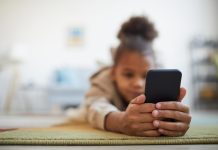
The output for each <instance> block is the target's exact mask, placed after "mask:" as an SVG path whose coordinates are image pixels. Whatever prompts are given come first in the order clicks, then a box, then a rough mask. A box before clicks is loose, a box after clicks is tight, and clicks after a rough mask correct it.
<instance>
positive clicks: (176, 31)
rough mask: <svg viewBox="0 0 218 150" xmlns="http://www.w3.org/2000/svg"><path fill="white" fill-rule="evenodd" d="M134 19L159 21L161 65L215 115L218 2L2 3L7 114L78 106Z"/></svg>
mask: <svg viewBox="0 0 218 150" xmlns="http://www.w3.org/2000/svg"><path fill="white" fill-rule="evenodd" d="M134 15H145V16H148V17H149V18H150V20H152V22H154V23H155V25H156V28H157V29H158V31H159V37H158V39H157V40H156V41H155V43H154V48H155V50H156V52H157V57H158V61H159V63H161V64H162V65H163V67H164V68H177V69H180V70H181V71H182V73H183V78H182V86H183V87H186V88H187V91H188V93H187V96H186V97H185V99H184V103H186V104H187V105H189V106H190V107H191V111H192V112H197V113H198V112H212V113H213V114H214V115H216V114H217V113H218V28H217V27H218V1H217V0H164V1H163V0H134V1H133V0H0V115H1V116H5V115H48V114H50V115H59V114H63V112H64V110H66V109H67V108H68V107H77V106H78V105H79V104H80V103H81V102H82V101H83V100H84V93H85V92H86V90H87V89H88V88H89V82H88V79H89V77H90V75H91V74H92V73H94V72H95V71H96V70H97V69H99V68H100V67H102V66H104V65H110V64H111V53H110V50H111V49H112V48H113V47H116V46H117V44H118V40H117V38H116V35H117V32H118V30H119V28H120V25H121V24H122V23H123V22H124V21H126V20H127V19H128V18H129V17H131V16H134ZM0 121H1V120H0ZM2 122H3V121H2ZM2 122H1V123H2Z"/></svg>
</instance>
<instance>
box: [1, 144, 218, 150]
mask: <svg viewBox="0 0 218 150" xmlns="http://www.w3.org/2000/svg"><path fill="white" fill-rule="evenodd" d="M0 149H1V150H195V149H196V150H218V144H214V145H135V146H0Z"/></svg>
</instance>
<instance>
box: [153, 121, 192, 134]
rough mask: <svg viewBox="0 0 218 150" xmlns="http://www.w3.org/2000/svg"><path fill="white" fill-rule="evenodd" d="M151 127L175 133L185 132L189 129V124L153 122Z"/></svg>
mask: <svg viewBox="0 0 218 150" xmlns="http://www.w3.org/2000/svg"><path fill="white" fill-rule="evenodd" d="M153 125H154V126H155V127H157V128H159V129H164V130H169V131H176V132H186V131H187V130H188V129H189V124H186V123H183V122H166V121H160V120H155V121H154V122H153Z"/></svg>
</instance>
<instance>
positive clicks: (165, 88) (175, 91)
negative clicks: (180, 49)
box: [145, 69, 182, 103]
mask: <svg viewBox="0 0 218 150" xmlns="http://www.w3.org/2000/svg"><path fill="white" fill-rule="evenodd" d="M181 78H182V73H181V72H180V71H179V70H177V69H155V70H149V71H148V73H147V76H146V83H145V96H146V101H145V102H146V103H158V102H162V101H177V100H178V97H179V93H180V84H181Z"/></svg>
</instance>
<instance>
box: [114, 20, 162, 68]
mask: <svg viewBox="0 0 218 150" xmlns="http://www.w3.org/2000/svg"><path fill="white" fill-rule="evenodd" d="M157 36H158V32H157V31H156V29H155V27H154V24H153V23H152V22H150V21H149V20H148V18H147V17H144V16H135V17H131V18H130V19H129V20H128V21H126V22H124V23H123V24H122V25H121V29H120V31H119V32H118V35H117V37H118V39H119V40H120V44H119V46H118V47H117V49H116V53H115V54H114V65H116V64H117V63H118V61H119V59H120V57H121V56H122V54H123V53H125V52H138V53H140V54H143V55H145V54H146V55H153V56H154V52H153V48H152V42H153V40H154V39H155V38H156V37H157Z"/></svg>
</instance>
